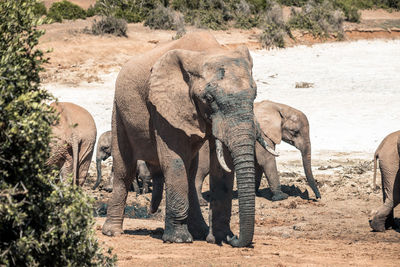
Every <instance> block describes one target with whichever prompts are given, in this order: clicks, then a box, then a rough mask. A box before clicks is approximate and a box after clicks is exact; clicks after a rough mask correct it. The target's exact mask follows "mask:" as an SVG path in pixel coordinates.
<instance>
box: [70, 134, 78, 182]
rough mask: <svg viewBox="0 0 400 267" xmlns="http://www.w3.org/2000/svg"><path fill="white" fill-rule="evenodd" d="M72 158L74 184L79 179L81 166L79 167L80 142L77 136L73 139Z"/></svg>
mask: <svg viewBox="0 0 400 267" xmlns="http://www.w3.org/2000/svg"><path fill="white" fill-rule="evenodd" d="M72 160H73V172H74V173H73V184H77V181H78V179H79V168H78V160H79V142H78V140H77V138H73V141H72Z"/></svg>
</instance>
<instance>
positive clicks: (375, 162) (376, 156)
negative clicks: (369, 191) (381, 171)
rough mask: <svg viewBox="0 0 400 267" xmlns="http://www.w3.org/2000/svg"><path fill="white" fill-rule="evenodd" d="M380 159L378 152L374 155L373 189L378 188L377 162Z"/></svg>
mask: <svg viewBox="0 0 400 267" xmlns="http://www.w3.org/2000/svg"><path fill="white" fill-rule="evenodd" d="M378 159H379V154H378V150H377V151H376V152H375V154H374V180H373V186H374V187H373V188H374V189H375V187H376V168H377V160H378Z"/></svg>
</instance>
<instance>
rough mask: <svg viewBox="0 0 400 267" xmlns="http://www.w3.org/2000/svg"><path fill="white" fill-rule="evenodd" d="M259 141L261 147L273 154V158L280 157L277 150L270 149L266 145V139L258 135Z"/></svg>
mask: <svg viewBox="0 0 400 267" xmlns="http://www.w3.org/2000/svg"><path fill="white" fill-rule="evenodd" d="M257 141H258V142H259V143H260V145H261V146H262V147H263V148H264V149H266V150H267V151H268V152H269V153H271V154H272V155H273V156H275V157H279V153H278V152H276V151H275V150H273V149H272V148H270V147H269V146H268V145H267V143H265V140H264V138H262V136H261V135H258V136H257Z"/></svg>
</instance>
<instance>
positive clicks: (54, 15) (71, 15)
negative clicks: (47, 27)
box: [47, 0, 86, 22]
mask: <svg viewBox="0 0 400 267" xmlns="http://www.w3.org/2000/svg"><path fill="white" fill-rule="evenodd" d="M47 16H48V18H50V19H51V20H52V21H55V22H62V20H63V19H73V20H75V19H84V18H86V11H85V10H84V9H83V8H81V7H80V6H78V5H75V4H73V3H71V2H69V1H67V0H63V1H61V2H55V3H53V4H52V5H51V7H50V8H49V12H48V14H47Z"/></svg>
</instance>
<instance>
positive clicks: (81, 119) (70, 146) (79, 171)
mask: <svg viewBox="0 0 400 267" xmlns="http://www.w3.org/2000/svg"><path fill="white" fill-rule="evenodd" d="M50 106H51V107H53V108H54V110H55V112H58V113H59V116H60V118H59V120H58V122H57V123H56V124H55V125H53V126H52V136H53V140H52V142H51V143H50V147H51V154H50V158H49V160H48V161H47V164H49V165H56V166H57V167H58V168H60V169H61V177H62V178H65V177H66V175H71V174H72V177H73V183H74V184H77V185H83V184H84V182H85V180H86V176H87V173H88V170H89V166H90V162H91V160H92V155H93V149H94V145H95V143H96V134H97V129H96V124H95V122H94V120H93V117H92V115H90V113H89V112H88V111H87V110H86V109H84V108H82V107H80V106H78V105H76V104H73V103H68V102H53V103H51V104H50Z"/></svg>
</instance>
